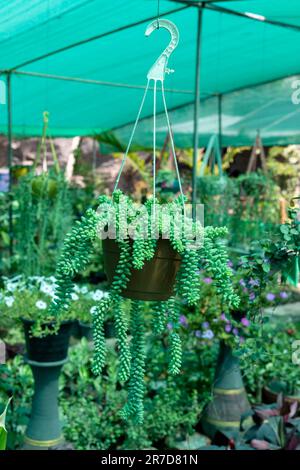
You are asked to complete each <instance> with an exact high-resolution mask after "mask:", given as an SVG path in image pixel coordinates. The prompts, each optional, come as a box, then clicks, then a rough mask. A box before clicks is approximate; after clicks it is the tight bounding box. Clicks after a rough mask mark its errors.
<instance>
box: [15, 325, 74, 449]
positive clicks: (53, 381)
mask: <svg viewBox="0 0 300 470" xmlns="http://www.w3.org/2000/svg"><path fill="white" fill-rule="evenodd" d="M23 324H24V331H25V340H26V351H27V354H26V361H27V363H28V364H29V365H30V367H31V369H32V373H33V377H34V394H33V398H32V407H31V416H30V420H29V424H28V426H27V430H26V434H25V438H24V443H25V446H24V449H32V450H35V449H36V450H37V449H40V450H42V449H44V450H47V449H49V448H53V447H57V446H58V445H59V444H60V443H61V442H62V441H63V436H62V430H61V423H60V420H59V410H58V379H59V375H60V371H61V368H62V365H63V364H64V363H65V362H66V361H67V355H68V347H69V339H70V335H71V332H72V327H73V322H64V323H62V324H61V326H60V328H59V331H58V333H57V334H56V335H49V336H46V337H44V338H35V337H32V336H31V335H30V329H31V327H32V325H33V322H32V321H29V320H25V319H23Z"/></svg>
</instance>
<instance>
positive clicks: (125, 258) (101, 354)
mask: <svg viewBox="0 0 300 470" xmlns="http://www.w3.org/2000/svg"><path fill="white" fill-rule="evenodd" d="M121 199H123V204H120V201H121ZM124 202H125V203H126V204H127V208H129V210H127V212H124ZM154 203H155V205H156V206H158V205H159V203H158V202H157V201H154V200H148V201H147V202H146V203H145V204H144V206H142V207H143V208H144V211H146V212H145V213H146V215H147V214H148V215H149V218H148V222H147V224H149V225H148V226H147V227H146V230H144V233H145V232H146V233H147V235H148V236H147V237H137V238H135V239H133V240H130V239H129V238H126V237H125V238H124V237H123V236H122V237H121V236H120V233H121V229H122V227H121V224H122V223H124V220H125V221H126V223H127V225H129V224H130V223H131V224H132V222H133V220H134V216H133V215H132V214H133V211H132V210H131V209H132V208H133V202H132V200H131V199H130V198H129V197H127V196H124V195H123V194H122V192H121V191H119V190H118V191H115V192H114V193H113V195H112V197H111V198H108V197H100V198H99V208H100V210H97V211H95V210H92V209H89V210H88V211H87V213H86V214H85V216H84V217H82V219H81V220H80V221H78V222H77V223H76V224H75V226H74V228H73V230H72V231H71V233H69V234H68V235H67V237H66V239H65V243H64V246H63V249H62V253H61V257H60V260H59V263H58V265H57V272H56V278H57V289H56V296H55V299H54V301H53V303H52V305H51V307H50V310H51V314H52V315H54V316H55V317H56V318H57V321H58V322H59V320H60V314H61V313H62V312H63V311H65V310H67V309H68V307H69V304H70V302H71V294H72V290H73V278H74V276H75V274H77V273H79V272H81V271H82V270H83V269H85V268H86V266H87V265H88V263H89V259H90V255H91V253H92V251H93V249H94V242H95V240H96V238H97V237H98V236H99V234H100V233H101V231H103V230H104V229H107V225H108V224H109V223H110V222H111V218H110V216H111V214H112V213H113V214H114V217H115V221H116V227H115V229H116V230H115V235H116V242H117V243H118V246H119V250H120V256H119V260H118V264H117V267H116V270H115V274H114V278H113V281H112V282H111V285H110V291H109V295H108V297H105V298H103V299H102V300H100V301H99V304H98V306H97V308H96V309H95V313H94V315H93V323H94V362H93V371H94V373H95V374H97V375H99V374H101V372H102V369H103V366H104V365H105V357H106V351H105V350H106V341H105V337H104V328H103V324H104V320H105V317H106V315H108V314H109V313H110V312H112V313H113V315H114V318H115V327H116V336H117V342H118V350H119V379H120V381H121V382H127V381H128V400H127V403H126V404H125V406H124V408H123V410H122V411H121V414H122V416H123V418H124V419H128V418H133V419H134V420H135V421H136V422H137V423H141V422H142V421H143V414H144V409H143V396H144V375H145V363H146V348H145V333H146V322H145V318H144V302H143V301H141V300H132V301H131V311H130V314H129V315H128V310H127V309H124V299H123V297H122V291H123V290H124V289H125V288H126V286H127V284H128V283H129V281H130V278H131V272H132V269H137V270H142V269H143V267H144V264H145V263H146V262H147V261H149V260H151V259H152V258H153V257H154V255H155V251H156V245H157V240H158V239H159V238H160V237H163V236H165V232H164V228H163V221H162V219H161V218H158V220H156V222H155V225H156V226H155V230H154V231H153V230H151V227H150V224H151V223H152V222H151V221H152V219H151V217H150V215H151V214H152V213H153V212H152V209H153V205H154ZM176 204H177V206H178V205H179V204H181V200H180V201H179V200H175V201H173V202H172V203H170V204H167V209H168V210H169V212H170V214H172V213H174V210H175V208H176ZM102 205H105V207H106V210H104V211H102V210H101V206H102ZM140 212H141V211H140ZM164 214H165V210H164ZM143 216H145V214H144V215H143ZM144 220H146V219H145V217H144ZM122 221H123V222H122ZM190 229H191V230H192V232H193V233H194V237H195V238H197V239H198V240H201V243H197V244H193V243H191V241H190V240H188V239H187V238H185V236H184V234H181V236H180V237H178V236H176V222H175V223H174V222H173V223H172V222H171V224H170V236H169V241H170V244H171V246H172V247H173V249H174V250H175V251H176V252H177V253H178V254H179V255H180V257H181V264H180V269H179V271H178V274H177V278H176V282H175V286H174V293H173V296H172V297H171V298H169V299H168V300H166V301H157V302H152V303H151V304H150V309H151V307H152V317H153V318H152V328H153V332H154V333H155V334H162V333H165V334H167V335H168V343H169V352H168V355H169V358H170V359H169V368H168V372H169V373H170V374H174V375H175V374H178V373H180V369H181V340H180V326H179V316H180V311H181V307H182V305H183V303H185V304H188V305H196V304H197V302H198V300H199V296H200V288H199V275H200V271H201V270H203V269H205V270H206V271H207V272H208V274H209V276H210V277H211V278H212V279H213V281H214V282H215V285H216V288H217V292H218V294H219V295H220V296H221V297H222V298H223V300H224V302H226V303H227V304H228V305H229V306H230V307H231V308H232V309H235V308H237V307H238V304H239V298H238V296H237V295H236V294H235V293H234V291H233V287H232V284H231V276H232V272H231V269H230V268H229V267H228V257H227V252H226V248H225V245H224V243H223V239H224V238H225V237H226V233H227V229H226V228H212V227H207V228H205V229H204V228H203V227H201V225H200V224H198V223H192V224H191V227H190ZM153 232H155V233H156V237H155V238H153V237H151V234H153ZM147 305H148V304H147ZM167 326H168V327H167ZM129 338H131V339H130V340H129Z"/></svg>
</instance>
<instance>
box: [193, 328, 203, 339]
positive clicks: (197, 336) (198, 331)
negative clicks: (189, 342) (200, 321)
mask: <svg viewBox="0 0 300 470" xmlns="http://www.w3.org/2000/svg"><path fill="white" fill-rule="evenodd" d="M195 336H196V338H202V333H201V331H200V330H196V331H195Z"/></svg>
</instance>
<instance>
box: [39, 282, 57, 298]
mask: <svg viewBox="0 0 300 470" xmlns="http://www.w3.org/2000/svg"><path fill="white" fill-rule="evenodd" d="M40 290H41V292H44V294H47V295H50V296H51V297H52V296H53V295H54V287H53V286H52V285H51V284H47V283H46V282H42V283H41V287H40Z"/></svg>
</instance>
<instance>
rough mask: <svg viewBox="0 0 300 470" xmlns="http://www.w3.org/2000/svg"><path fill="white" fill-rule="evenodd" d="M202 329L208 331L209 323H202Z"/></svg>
mask: <svg viewBox="0 0 300 470" xmlns="http://www.w3.org/2000/svg"><path fill="white" fill-rule="evenodd" d="M202 328H204V330H207V329H208V328H209V323H208V321H205V322H203V323H202Z"/></svg>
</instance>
